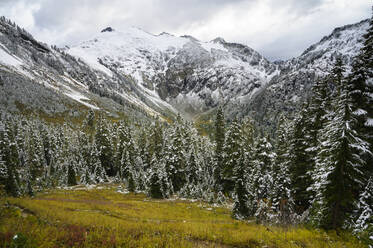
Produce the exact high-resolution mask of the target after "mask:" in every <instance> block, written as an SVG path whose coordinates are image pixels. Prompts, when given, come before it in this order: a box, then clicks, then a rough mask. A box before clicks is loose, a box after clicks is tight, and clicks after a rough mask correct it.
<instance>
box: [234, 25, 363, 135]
mask: <svg viewBox="0 0 373 248" xmlns="http://www.w3.org/2000/svg"><path fill="white" fill-rule="evenodd" d="M368 26H369V20H363V21H361V22H359V23H356V24H352V25H346V26H343V27H339V28H336V29H334V31H333V32H332V33H331V34H330V35H328V36H325V37H324V38H322V39H321V40H320V41H319V42H318V43H316V44H314V45H312V46H310V47H309V48H308V49H306V50H305V51H304V52H303V53H302V54H301V55H300V56H299V57H296V58H293V59H290V60H288V61H285V62H281V63H279V67H280V70H281V73H280V74H279V75H278V76H275V77H274V78H273V79H272V80H271V81H270V82H269V83H268V84H267V85H266V86H265V87H263V89H261V90H260V91H258V93H257V94H256V95H255V96H253V98H252V99H251V100H250V102H249V103H248V104H246V105H242V106H240V108H239V111H238V112H240V111H241V114H242V115H250V116H252V117H253V118H254V119H255V120H256V121H257V122H258V123H261V124H262V125H264V126H267V127H268V128H270V129H274V128H275V127H274V124H275V123H276V122H277V119H278V117H279V115H280V114H282V113H285V114H291V113H292V112H294V111H295V110H296V109H299V107H300V106H301V104H302V103H303V102H304V100H305V99H306V98H307V97H308V96H309V95H310V93H311V92H310V89H311V87H312V85H313V84H314V82H315V81H316V80H318V78H322V77H325V76H326V75H328V73H329V72H330V71H331V69H332V68H333V65H334V63H335V59H336V58H337V57H338V56H342V60H343V62H344V64H345V65H346V67H347V69H348V70H349V69H350V66H351V63H352V61H353V59H354V57H355V56H356V55H357V54H358V53H359V50H360V48H361V47H362V43H361V42H362V36H363V34H364V33H365V32H366V30H367V28H368Z"/></svg>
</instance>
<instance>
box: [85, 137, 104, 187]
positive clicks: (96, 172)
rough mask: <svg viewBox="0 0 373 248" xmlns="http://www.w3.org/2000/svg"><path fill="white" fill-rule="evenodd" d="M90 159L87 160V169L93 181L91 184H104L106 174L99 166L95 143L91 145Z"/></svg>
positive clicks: (100, 165) (98, 153) (98, 155)
mask: <svg viewBox="0 0 373 248" xmlns="http://www.w3.org/2000/svg"><path fill="white" fill-rule="evenodd" d="M90 157H91V159H90V160H89V164H88V168H91V169H90V170H91V178H92V179H93V182H95V183H102V182H105V181H106V180H107V174H106V171H105V168H104V167H103V166H102V164H101V156H100V151H99V150H98V148H97V146H96V143H93V144H92V147H91V156H90ZM92 169H93V170H92Z"/></svg>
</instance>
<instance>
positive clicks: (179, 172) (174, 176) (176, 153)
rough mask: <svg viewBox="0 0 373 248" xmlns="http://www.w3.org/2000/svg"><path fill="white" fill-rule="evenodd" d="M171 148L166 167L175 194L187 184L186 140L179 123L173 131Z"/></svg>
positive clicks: (167, 151) (168, 148) (168, 150)
mask: <svg viewBox="0 0 373 248" xmlns="http://www.w3.org/2000/svg"><path fill="white" fill-rule="evenodd" d="M169 142H170V143H169V146H168V147H167V148H166V149H167V150H166V154H165V155H166V158H167V159H166V167H167V172H168V174H169V176H170V178H171V181H172V186H173V188H174V190H175V192H178V191H179V190H180V189H181V188H182V187H183V186H184V184H185V182H186V175H185V167H186V163H187V161H186V159H187V158H186V151H184V139H183V133H182V124H181V123H180V121H179V123H177V124H176V125H175V127H174V128H173V129H172V130H171V134H170V137H169Z"/></svg>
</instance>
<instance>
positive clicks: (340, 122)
mask: <svg viewBox="0 0 373 248" xmlns="http://www.w3.org/2000/svg"><path fill="white" fill-rule="evenodd" d="M343 71H344V70H343V66H342V62H341V61H340V60H337V62H336V65H335V68H334V70H333V77H332V78H333V79H334V81H335V83H336V87H337V88H336V95H335V99H334V101H333V105H334V106H335V109H334V111H333V112H331V116H332V119H331V120H330V121H328V122H327V124H326V126H325V128H324V129H323V131H322V133H323V135H322V136H321V144H320V148H319V153H318V159H317V165H316V171H317V173H315V175H317V176H316V178H315V179H314V181H315V184H316V187H315V188H316V190H317V195H316V199H315V201H314V205H316V209H317V210H318V212H317V213H315V214H316V216H317V218H316V220H317V222H318V224H319V225H321V226H322V227H324V228H327V229H331V228H332V229H338V228H341V227H343V225H344V224H345V223H346V221H347V220H348V217H349V216H350V215H351V214H352V212H353V208H354V203H355V200H356V193H355V192H358V191H359V188H360V187H361V186H362V185H361V183H362V181H363V180H362V179H363V171H362V169H363V168H364V165H365V161H364V160H363V159H362V157H361V153H362V152H369V144H368V143H367V142H366V141H364V140H362V139H361V138H360V137H359V135H358V133H357V132H356V131H355V130H354V129H352V127H354V126H355V125H356V122H357V121H358V120H357V119H356V118H355V117H354V116H353V115H352V104H351V102H352V99H351V96H350V94H349V91H348V88H347V83H346V81H345V80H343V74H342V73H343Z"/></svg>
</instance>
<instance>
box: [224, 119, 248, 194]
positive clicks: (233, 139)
mask: <svg viewBox="0 0 373 248" xmlns="http://www.w3.org/2000/svg"><path fill="white" fill-rule="evenodd" d="M242 137H243V136H242V132H241V127H240V126H239V124H238V121H237V120H234V121H233V122H232V123H231V124H230V126H229V128H228V130H227V133H226V139H225V142H224V146H223V150H224V153H225V157H224V165H223V167H222V171H221V179H222V183H223V192H224V193H228V192H231V191H233V190H234V187H235V177H234V173H233V170H234V168H236V166H237V163H238V162H239V160H240V157H241V156H242V155H241V153H242V152H244V151H243V150H242V146H243V144H242V143H243V140H242Z"/></svg>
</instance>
